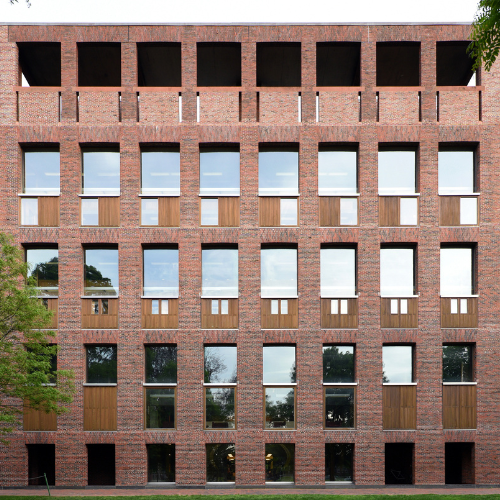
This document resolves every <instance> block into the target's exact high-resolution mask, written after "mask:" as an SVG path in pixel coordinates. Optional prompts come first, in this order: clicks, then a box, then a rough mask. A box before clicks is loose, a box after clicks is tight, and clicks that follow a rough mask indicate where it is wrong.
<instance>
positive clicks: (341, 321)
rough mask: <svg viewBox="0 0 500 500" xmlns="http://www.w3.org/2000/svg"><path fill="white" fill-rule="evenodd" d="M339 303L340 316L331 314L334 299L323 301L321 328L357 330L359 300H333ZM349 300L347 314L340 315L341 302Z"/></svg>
mask: <svg viewBox="0 0 500 500" xmlns="http://www.w3.org/2000/svg"><path fill="white" fill-rule="evenodd" d="M333 300H338V301H339V312H338V314H332V313H331V310H332V308H331V301H332V299H321V328H357V327H358V299H340V298H339V299H333ZM341 300H347V314H340V301H341Z"/></svg>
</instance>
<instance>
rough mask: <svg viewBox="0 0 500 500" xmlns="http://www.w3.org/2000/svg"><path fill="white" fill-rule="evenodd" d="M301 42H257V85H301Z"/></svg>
mask: <svg viewBox="0 0 500 500" xmlns="http://www.w3.org/2000/svg"><path fill="white" fill-rule="evenodd" d="M300 52H301V49H300V43H293V42H258V43H257V87H300V85H301V53H300Z"/></svg>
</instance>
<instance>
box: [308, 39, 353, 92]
mask: <svg viewBox="0 0 500 500" xmlns="http://www.w3.org/2000/svg"><path fill="white" fill-rule="evenodd" d="M360 69H361V43H359V42H318V43H316V85H317V86H318V87H352V86H354V87H359V85H360V84H361V79H360Z"/></svg>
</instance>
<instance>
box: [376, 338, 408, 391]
mask: <svg viewBox="0 0 500 500" xmlns="http://www.w3.org/2000/svg"><path fill="white" fill-rule="evenodd" d="M382 362H383V368H384V373H383V382H384V384H408V383H412V382H413V347H412V346H411V345H384V346H383V347H382Z"/></svg>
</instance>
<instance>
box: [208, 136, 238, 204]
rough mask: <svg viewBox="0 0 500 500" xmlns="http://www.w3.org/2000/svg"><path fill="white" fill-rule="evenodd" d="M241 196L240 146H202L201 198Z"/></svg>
mask: <svg viewBox="0 0 500 500" xmlns="http://www.w3.org/2000/svg"><path fill="white" fill-rule="evenodd" d="M239 195H240V150H239V146H201V147H200V196H239Z"/></svg>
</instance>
